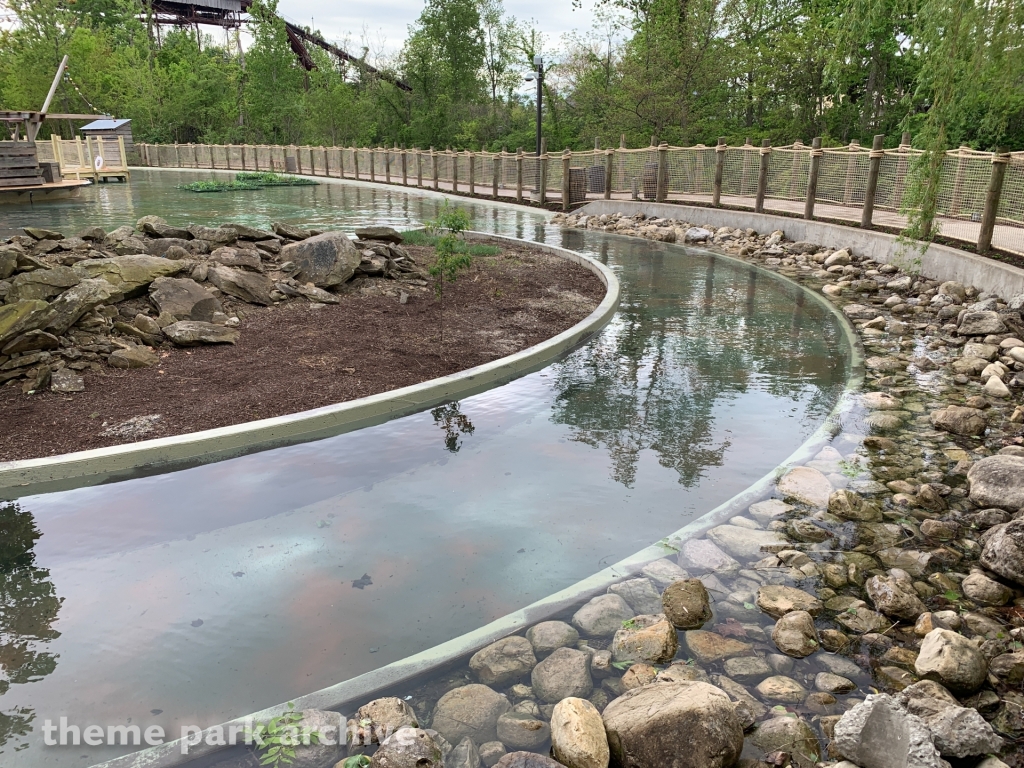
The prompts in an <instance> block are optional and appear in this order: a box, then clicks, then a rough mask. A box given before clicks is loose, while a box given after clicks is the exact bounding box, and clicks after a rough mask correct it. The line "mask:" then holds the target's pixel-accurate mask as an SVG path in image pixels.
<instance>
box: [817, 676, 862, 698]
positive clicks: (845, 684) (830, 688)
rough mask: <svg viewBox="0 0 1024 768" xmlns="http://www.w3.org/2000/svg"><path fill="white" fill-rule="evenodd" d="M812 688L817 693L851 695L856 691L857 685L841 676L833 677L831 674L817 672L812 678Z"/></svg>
mask: <svg viewBox="0 0 1024 768" xmlns="http://www.w3.org/2000/svg"><path fill="white" fill-rule="evenodd" d="M814 687H815V688H817V689H818V690H819V691H824V692H825V693H832V694H844V693H851V692H852V691H855V690H857V684H856V683H855V682H853V680H850V679H849V678H847V677H843V676H842V675H834V674H832V673H831V672H819V673H818V674H817V675H815V676H814Z"/></svg>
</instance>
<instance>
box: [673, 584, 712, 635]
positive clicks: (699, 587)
mask: <svg viewBox="0 0 1024 768" xmlns="http://www.w3.org/2000/svg"><path fill="white" fill-rule="evenodd" d="M661 604H662V607H663V610H664V613H665V616H666V618H667V619H668V620H669V621H670V622H671V623H672V625H673V626H674V627H678V628H679V629H700V628H701V627H702V626H704V624H705V623H707V622H708V621H710V620H711V616H712V613H711V599H710V597H709V596H708V590H707V587H705V586H704V584H703V582H701V580H700V579H683V580H680V581H674V582H672V583H671V584H669V585H668V587H666V588H665V591H664V593H662V596H661Z"/></svg>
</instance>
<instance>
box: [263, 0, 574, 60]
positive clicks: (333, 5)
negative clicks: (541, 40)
mask: <svg viewBox="0 0 1024 768" xmlns="http://www.w3.org/2000/svg"><path fill="white" fill-rule="evenodd" d="M423 6H424V0H347V1H345V2H330V1H329V0H279V3H278V12H279V13H280V14H281V15H282V16H284V17H286V18H287V19H289V20H291V21H294V22H295V23H297V24H303V25H305V24H311V25H312V26H313V27H315V28H318V29H319V30H320V31H321V32H323V34H324V35H325V36H326V37H328V38H329V39H331V40H332V41H339V42H340V41H342V40H344V38H346V37H348V38H349V39H350V40H351V45H352V47H353V48H355V49H356V50H355V51H354V53H356V54H358V53H359V50H358V48H359V45H360V44H361V43H360V41H361V39H362V37H363V34H364V32H365V33H366V34H367V36H368V37H369V39H370V40H371V41H372V43H371V50H372V51H374V52H375V51H376V50H377V48H378V47H379V45H380V41H382V40H383V41H385V42H384V45H385V46H386V47H387V48H388V49H390V50H392V51H395V50H397V49H399V48H401V46H402V41H404V40H405V38H406V36H407V34H408V31H409V25H410V24H412V23H413V22H414V21H416V19H417V17H418V16H419V15H420V12H421V11H422V10H423ZM593 7H594V0H583V8H582V10H578V11H574V10H573V7H572V0H505V12H506V13H507V14H509V15H512V16H515V17H516V18H518V19H521V20H530V19H533V20H534V21H535V22H536V23H537V26H538V27H539V28H540V29H541V30H542V31H543V32H544V33H545V35H546V39H547V43H548V45H549V46H550V45H555V44H557V43H558V41H559V39H560V38H561V36H562V34H563V33H565V32H569V31H571V30H573V29H580V30H586V29H589V28H590V26H591V18H592V9H593ZM371 56H372V53H371Z"/></svg>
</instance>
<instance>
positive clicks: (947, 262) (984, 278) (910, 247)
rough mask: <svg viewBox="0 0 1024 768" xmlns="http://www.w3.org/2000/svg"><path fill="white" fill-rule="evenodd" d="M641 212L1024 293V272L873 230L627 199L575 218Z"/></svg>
mask: <svg viewBox="0 0 1024 768" xmlns="http://www.w3.org/2000/svg"><path fill="white" fill-rule="evenodd" d="M638 211H640V212H643V213H644V214H645V215H647V216H658V217H664V218H672V219H682V220H683V221H692V222H695V223H697V222H699V223H701V224H710V225H714V226H716V227H738V228H741V229H748V228H749V229H756V230H757V231H758V232H772V231H774V230H776V229H781V230H782V231H783V232H784V233H785V234H786V237H788V238H789V239H790V240H806V241H808V242H812V243H820V244H822V245H825V246H828V247H829V248H850V249H852V250H853V252H854V253H856V254H858V255H863V256H867V257H868V258H870V259H874V260H875V261H877V262H879V263H881V264H894V265H896V266H897V267H900V268H901V269H903V270H904V271H907V272H913V273H920V274H922V275H924V276H925V277H928V278H931V279H933V280H940V281H943V282H944V281H946V280H955V281H956V282H958V283H963V284H964V285H973V286H974V287H976V288H978V289H980V290H983V291H988V292H989V293H994V294H996V295H997V296H1002V297H1004V298H1012V297H1014V296H1019V295H1020V294H1024V269H1020V268H1019V267H1014V266H1012V265H1010V264H1003V263H1001V262H998V261H995V260H993V259H987V258H985V257H984V256H978V255H976V254H973V253H968V252H967V251H961V250H959V249H958V248H951V247H949V246H948V245H938V244H935V243H932V244H929V245H927V247H924V246H925V245H926V244H925V243H911V242H907V241H905V240H903V239H901V238H899V237H897V236H896V235H890V234H888V233H886V232H875V231H872V230H870V229H859V228H857V227H846V226H843V225H841V224H831V223H828V222H824V221H806V220H804V219H793V218H790V217H788V216H778V215H772V214H770V213H754V212H753V211H738V210H734V209H731V208H704V207H703V206H696V205H678V204H675V203H644V202H633V201H626V200H595V201H594V202H591V203H587V204H586V205H585V206H583V207H582V208H580V209H579V210H577V211H575V213H578V214H584V215H587V216H600V215H601V214H612V213H625V214H629V215H632V214H634V213H637V212H638ZM922 248H924V249H923V250H922Z"/></svg>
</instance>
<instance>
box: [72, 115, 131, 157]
mask: <svg viewBox="0 0 1024 768" xmlns="http://www.w3.org/2000/svg"><path fill="white" fill-rule="evenodd" d="M78 130H80V131H81V132H82V135H83V136H86V137H89V136H99V137H100V138H114V139H116V138H117V137H118V136H120V137H121V138H123V139H124V150H125V152H126V153H128V152H132V151H134V149H135V145H134V143H133V142H132V121H131V119H130V118H122V119H120V120H93V121H92V122H91V123H89V124H88V125H83V126H82V127H81V128H79V129H78Z"/></svg>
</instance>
